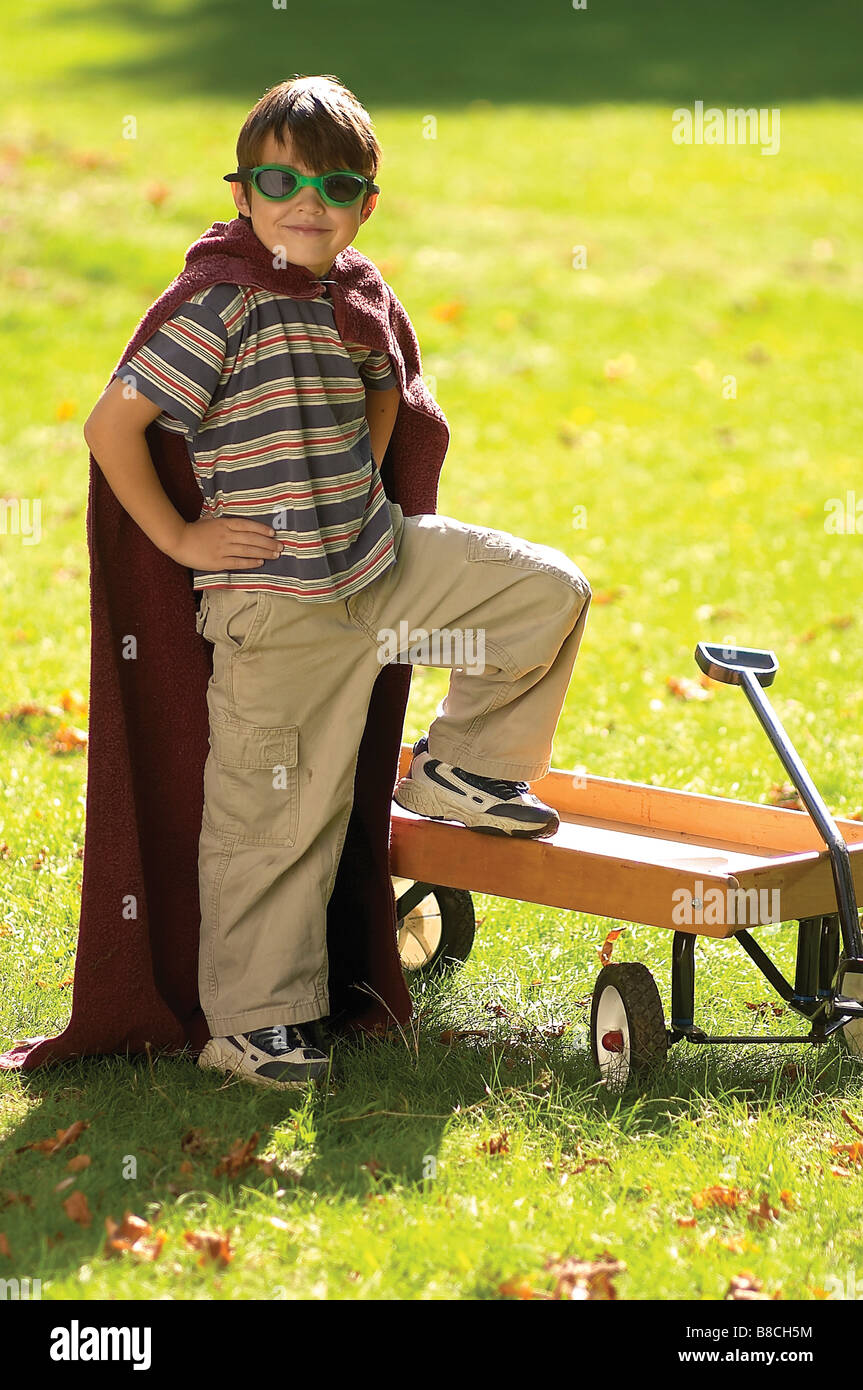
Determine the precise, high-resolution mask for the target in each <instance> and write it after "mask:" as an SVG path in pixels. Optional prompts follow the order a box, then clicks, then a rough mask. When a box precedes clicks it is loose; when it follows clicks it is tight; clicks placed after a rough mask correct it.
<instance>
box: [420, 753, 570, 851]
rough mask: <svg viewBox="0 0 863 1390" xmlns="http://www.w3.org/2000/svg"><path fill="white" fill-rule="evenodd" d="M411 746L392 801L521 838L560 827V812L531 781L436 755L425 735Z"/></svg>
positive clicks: (433, 816) (435, 816)
mask: <svg viewBox="0 0 863 1390" xmlns="http://www.w3.org/2000/svg"><path fill="white" fill-rule="evenodd" d="M412 751H413V758H412V759H411V765H410V770H409V771H408V774H407V776H406V777H402V779H401V781H400V782H398V783H397V785H396V789H395V792H394V793H393V800H394V801H396V802H397V803H398V805H399V806H403V807H404V808H405V810H406V811H413V812H414V813H415V814H416V815H418V816H428V817H429V819H430V820H457V821H461V822H462V824H463V825H466V826H467V827H468V829H469V830H482V831H485V832H486V834H489V835H512V836H518V837H519V838H520V839H531V840H547V839H548V838H549V837H550V836H551V835H553V834H554V833H555V831H556V830H557V829H558V827H559V825H560V817H559V816H558V814H557V811H555V809H554V807H553V806H546V805H545V803H544V802H542V801H540V800H539V797H537V796H534V795H533V794H532V793H531V790H530V786H529V785H528V783H527V782H507V781H505V780H504V779H503V778H500V777H482V776H480V774H479V773H477V772H466V771H465V770H464V768H461V767H451V766H450V764H449V763H443V762H441V761H440V759H439V758H432V757H430V756H429V751H428V735H427V734H423V735H422V737H421V738H418V739H417V741H416V743H415V744H414V746H413V750H412Z"/></svg>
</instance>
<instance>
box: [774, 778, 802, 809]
mask: <svg viewBox="0 0 863 1390" xmlns="http://www.w3.org/2000/svg"><path fill="white" fill-rule="evenodd" d="M767 800H768V801H769V802H770V803H771V805H773V806H781V807H782V808H783V810H786V811H805V810H806V807H805V806H804V805H803V802H802V801H801V800H800V797H799V796H798V794H797V788H796V787H793V786H792V785H791V783H790V782H782V783H779V782H774V783H773V785H772V786H771V788H770V791H769V792H768V793H767Z"/></svg>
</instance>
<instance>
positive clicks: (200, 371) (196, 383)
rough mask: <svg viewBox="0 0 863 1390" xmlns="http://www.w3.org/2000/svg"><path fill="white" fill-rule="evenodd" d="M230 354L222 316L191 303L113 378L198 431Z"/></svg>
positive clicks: (182, 307)
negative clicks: (128, 385)
mask: <svg viewBox="0 0 863 1390" xmlns="http://www.w3.org/2000/svg"><path fill="white" fill-rule="evenodd" d="M227 351H228V335H227V331H226V329H225V325H224V323H223V322H222V320H221V318H220V316H219V315H218V314H217V313H215V312H214V311H213V310H212V309H208V308H206V307H205V306H204V305H203V304H195V303H193V302H192V301H189V302H187V303H185V304H181V305H180V306H179V308H178V309H176V310H175V311H174V313H173V314H172V315H171V317H170V318H169V319H167V320H166V321H165V323H163V324H162V327H161V328H158V329H157V330H156V332H155V333H154V334H152V336H151V337H149V338H148V339H147V341H146V342H145V343H143V344H142V346H141V347H139V348H138V351H137V352H136V353H134V354H133V355H132V357H130V358H129V359H128V361H127V362H125V363H124V364H123V365H122V367H120V368H119V370H118V371H117V372H115V373H114V375H115V376H118V377H121V378H122V380H123V381H127V382H130V384H131V385H133V386H134V387H135V388H136V390H138V391H140V392H141V393H142V395H144V396H146V397H147V399H148V400H150V401H153V403H154V404H155V405H160V406H161V407H162V410H163V411H164V413H165V414H166V415H170V416H172V417H173V418H174V419H177V420H180V421H181V422H182V424H184V425H185V426H187V428H188V429H189V430H190V431H191V432H192V433H194V432H195V431H196V430H197V429H199V427H200V425H201V421H202V420H203V418H204V415H205V413H206V411H207V408H208V406H209V404H210V402H211V401H212V399H213V396H214V395H215V393H216V388H217V387H218V385H219V380H220V378H221V374H222V370H223V368H224V365H225V357H226V356H227Z"/></svg>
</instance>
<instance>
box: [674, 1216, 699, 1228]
mask: <svg viewBox="0 0 863 1390" xmlns="http://www.w3.org/2000/svg"><path fill="white" fill-rule="evenodd" d="M677 1225H678V1226H697V1225H698V1222H697V1220H696V1218H695V1217H694V1216H678V1218H677Z"/></svg>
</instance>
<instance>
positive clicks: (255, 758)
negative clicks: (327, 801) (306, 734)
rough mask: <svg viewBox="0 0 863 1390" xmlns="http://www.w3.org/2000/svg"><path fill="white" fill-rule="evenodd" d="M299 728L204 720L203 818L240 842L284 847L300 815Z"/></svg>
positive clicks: (289, 842)
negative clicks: (206, 735) (207, 744)
mask: <svg viewBox="0 0 863 1390" xmlns="http://www.w3.org/2000/svg"><path fill="white" fill-rule="evenodd" d="M298 741H299V727H298V726H297V725H296V724H283V725H279V726H271V725H260V724H248V723H247V722H246V721H245V720H244V719H221V720H219V722H218V723H215V724H214V723H212V722H211V725H210V748H211V750H212V755H213V756H212V758H208V759H207V762H206V764H205V767H204V820H205V821H206V822H207V824H208V825H209V827H210V828H211V829H212V830H215V831H216V832H217V833H218V834H221V835H231V836H233V837H235V838H236V839H237V840H238V841H239V842H241V843H242V844H248V845H282V846H290V845H293V844H294V843H295V842H296V838H297V827H298V824H299V816H300V789H299V772H298V768H297V752H298Z"/></svg>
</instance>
